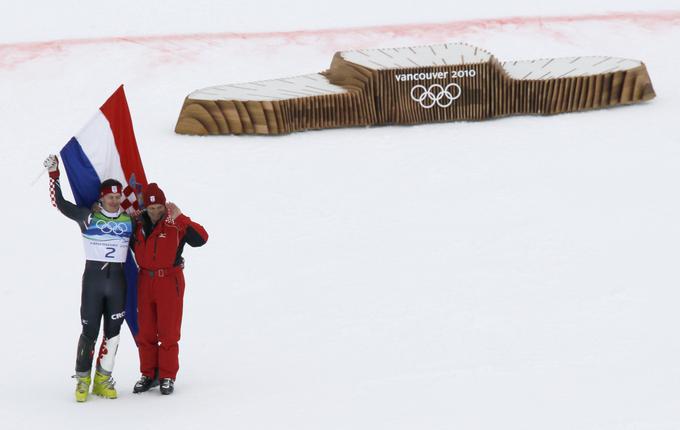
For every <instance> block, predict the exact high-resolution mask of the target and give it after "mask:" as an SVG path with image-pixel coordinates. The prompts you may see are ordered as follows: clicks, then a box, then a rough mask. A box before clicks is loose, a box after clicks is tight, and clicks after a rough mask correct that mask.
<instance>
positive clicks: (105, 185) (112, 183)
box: [99, 179, 123, 198]
mask: <svg viewBox="0 0 680 430" xmlns="http://www.w3.org/2000/svg"><path fill="white" fill-rule="evenodd" d="M107 194H123V185H122V184H121V183H120V182H118V181H116V180H115V179H107V180H105V181H104V182H102V184H101V185H100V186H99V197H100V198H101V197H104V196H105V195H107Z"/></svg>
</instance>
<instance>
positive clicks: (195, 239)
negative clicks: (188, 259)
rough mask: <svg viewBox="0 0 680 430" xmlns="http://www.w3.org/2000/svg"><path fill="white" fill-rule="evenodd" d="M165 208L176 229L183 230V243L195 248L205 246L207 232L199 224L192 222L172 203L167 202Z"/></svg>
mask: <svg viewBox="0 0 680 430" xmlns="http://www.w3.org/2000/svg"><path fill="white" fill-rule="evenodd" d="M166 207H167V208H168V212H169V213H168V216H169V217H170V219H172V221H173V222H174V223H175V224H177V226H178V227H180V228H184V229H185V233H184V241H185V242H186V243H187V244H188V245H189V246H192V247H194V248H197V247H199V246H203V245H205V243H206V242H207V241H208V232H207V231H206V230H205V228H203V226H202V225H201V224H199V223H197V222H194V221H192V220H191V218H189V217H188V216H186V215H184V214H183V213H182V211H181V210H180V208H178V207H177V205H175V204H174V203H171V202H168V203H167V204H166Z"/></svg>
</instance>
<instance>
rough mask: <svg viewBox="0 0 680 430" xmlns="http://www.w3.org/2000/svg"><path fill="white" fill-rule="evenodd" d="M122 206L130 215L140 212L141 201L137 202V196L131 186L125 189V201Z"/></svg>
mask: <svg viewBox="0 0 680 430" xmlns="http://www.w3.org/2000/svg"><path fill="white" fill-rule="evenodd" d="M120 206H121V207H122V208H123V210H124V211H125V212H128V213H132V212H134V211H138V210H139V201H138V200H137V196H136V195H135V193H134V191H133V190H132V187H131V186H129V185H128V186H126V187H125V189H123V201H122V202H121V203H120Z"/></svg>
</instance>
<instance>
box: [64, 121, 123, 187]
mask: <svg viewBox="0 0 680 430" xmlns="http://www.w3.org/2000/svg"><path fill="white" fill-rule="evenodd" d="M76 140H77V141H78V143H80V147H81V148H83V152H84V153H85V155H86V156H87V158H88V159H89V160H90V163H92V166H93V167H94V170H95V171H96V172H97V175H98V176H99V179H100V180H101V181H104V180H106V179H109V178H113V179H117V180H118V181H120V182H121V184H123V188H125V187H126V186H127V180H126V178H125V174H124V173H123V168H122V166H121V163H120V156H119V155H118V149H117V148H116V142H115V140H114V139H113V132H112V131H111V126H110V124H109V121H108V120H107V119H106V117H105V116H104V114H103V113H102V112H101V111H99V112H97V114H96V115H95V116H94V118H92V120H90V122H88V123H87V125H86V126H85V127H84V128H83V129H82V130H81V131H80V133H78V134H77V135H76Z"/></svg>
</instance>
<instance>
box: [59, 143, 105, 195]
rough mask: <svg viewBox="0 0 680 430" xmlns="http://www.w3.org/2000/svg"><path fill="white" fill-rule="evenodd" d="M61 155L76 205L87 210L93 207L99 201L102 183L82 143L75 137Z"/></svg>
mask: <svg viewBox="0 0 680 430" xmlns="http://www.w3.org/2000/svg"><path fill="white" fill-rule="evenodd" d="M59 154H60V155H61V159H62V161H63V162H64V167H65V168H66V175H67V176H68V182H69V184H71V191H73V197H75V199H76V204H77V205H78V206H81V207H86V208H90V207H92V205H93V204H94V202H96V201H97V200H98V199H99V185H100V184H101V181H100V180H99V176H98V175H97V172H96V171H95V170H94V167H92V163H90V160H89V159H88V158H87V155H85V153H84V152H83V148H81V147H80V143H78V141H77V140H76V138H75V137H72V138H71V140H69V141H68V143H67V144H66V145H65V146H64V147H63V148H62V150H61V152H60V153H59Z"/></svg>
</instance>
